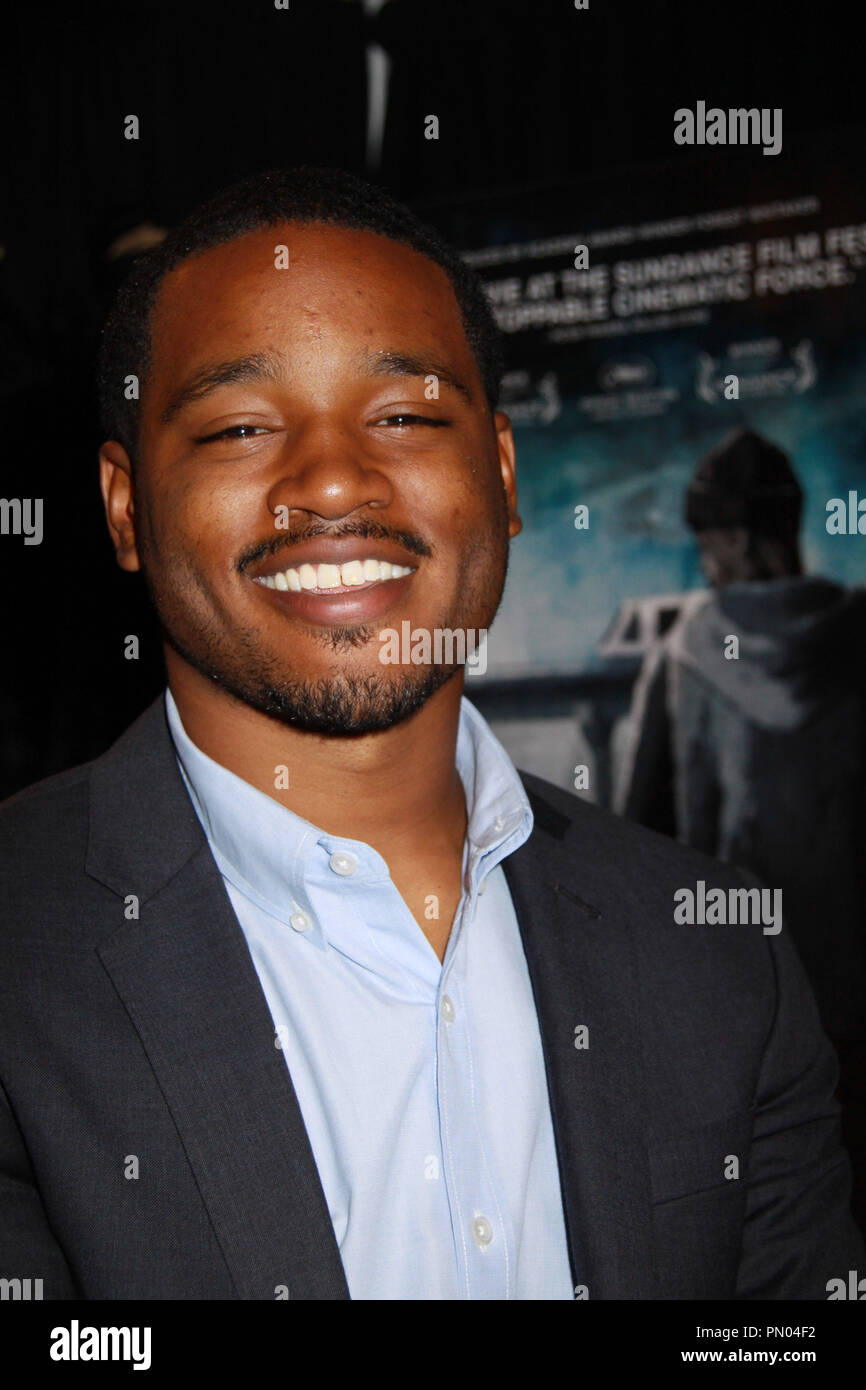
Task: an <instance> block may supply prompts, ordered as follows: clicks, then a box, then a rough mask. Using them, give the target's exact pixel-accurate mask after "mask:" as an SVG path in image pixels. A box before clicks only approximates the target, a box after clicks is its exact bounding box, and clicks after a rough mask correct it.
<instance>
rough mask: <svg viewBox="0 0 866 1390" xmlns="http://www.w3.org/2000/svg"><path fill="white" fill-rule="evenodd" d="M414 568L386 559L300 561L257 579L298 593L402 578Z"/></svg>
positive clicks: (273, 587) (274, 587)
mask: <svg viewBox="0 0 866 1390" xmlns="http://www.w3.org/2000/svg"><path fill="white" fill-rule="evenodd" d="M412 573H413V570H412V569H410V568H409V567H408V566H407V565H392V564H391V563H390V562H389V561H388V560H347V561H346V563H345V564H344V565H307V564H304V565H301V566H299V568H298V569H287V570H281V571H280V572H279V573H278V574H266V575H263V576H262V578H261V579H259V580H258V583H260V584H264V586H265V588H267V589H281V590H283V591H284V592H285V591H286V590H291V591H292V593H295V594H297V593H300V591H301V590H302V589H338V588H340V587H343V588H354V587H355V585H356V584H373V583H381V581H382V580H385V579H402V578H403V576H404V575H406V574H412Z"/></svg>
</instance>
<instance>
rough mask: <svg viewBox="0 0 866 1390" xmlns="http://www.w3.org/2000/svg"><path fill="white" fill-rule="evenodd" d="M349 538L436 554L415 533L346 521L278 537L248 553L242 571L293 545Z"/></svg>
mask: <svg viewBox="0 0 866 1390" xmlns="http://www.w3.org/2000/svg"><path fill="white" fill-rule="evenodd" d="M348 536H354V537H355V538H357V539H358V540H362V541H394V542H395V543H396V544H397V545H399V546H401V547H402V548H403V549H404V550H406V551H408V552H409V554H410V555H424V556H430V555H432V554H433V547H432V546H431V545H429V544H428V542H427V541H425V540H424V539H423V538H422V537H421V536H418V535H416V534H415V533H414V532H412V531H398V530H395V529H394V528H393V527H389V526H382V525H381V524H380V523H379V522H376V521H345V522H341V523H340V524H339V525H337V526H305V527H304V528H303V530H299V531H292V533H291V535H289V534H285V535H281V536H275V537H274V538H273V539H272V540H268V541H261V542H260V543H259V544H258V545H256V546H253V547H252V549H250V550H248V551H246V552H245V553H244V555H243V556H242V557H241V559H240V561H239V562H238V569H239V570H240V571H241V572H243V571H244V570H245V569H247V568H248V567H249V566H250V565H254V564H256V562H257V561H258V560H264V559H270V558H271V557H272V556H274V555H281V554H282V552H283V551H284V550H291V548H292V546H295V545H300V544H301V542H302V541H312V540H321V539H325V538H326V539H327V540H332V541H333V540H342V539H344V538H346V537H348Z"/></svg>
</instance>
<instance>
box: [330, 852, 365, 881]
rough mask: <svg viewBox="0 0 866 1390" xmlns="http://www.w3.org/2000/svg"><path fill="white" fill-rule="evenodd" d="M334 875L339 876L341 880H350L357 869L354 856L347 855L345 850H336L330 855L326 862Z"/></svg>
mask: <svg viewBox="0 0 866 1390" xmlns="http://www.w3.org/2000/svg"><path fill="white" fill-rule="evenodd" d="M328 863H329V864H330V866H331V868H332V869H333V870H334V873H335V874H340V876H341V877H342V878H351V877H352V874H353V873H354V872H355V870H356V869H357V867H358V861H357V859H356V858H355V856H354V854H349V853H348V851H347V850H342V849H341V850H338V851H337V853H336V854H332V855H331V857H330V859H329V860H328Z"/></svg>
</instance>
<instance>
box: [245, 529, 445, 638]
mask: <svg viewBox="0 0 866 1390" xmlns="http://www.w3.org/2000/svg"><path fill="white" fill-rule="evenodd" d="M417 566H418V560H417V557H416V556H414V555H409V554H407V552H406V551H405V550H403V549H402V548H401V547H399V546H397V545H396V544H395V543H394V542H393V541H374V540H365V539H364V538H363V537H357V536H346V537H344V538H340V537H334V538H331V539H329V538H327V537H325V536H320V537H313V538H312V539H311V540H308V541H302V542H300V543H298V544H297V545H293V546H291V545H290V546H287V547H286V548H285V549H284V550H281V551H280V552H279V554H277V555H275V556H271V557H269V559H268V560H267V561H265V562H264V563H262V564H261V565H260V566H259V567H258V568H257V569H256V570H255V571H253V572H251V573H250V574H249V576H248V577H249V578H250V579H251V580H252V582H253V583H254V584H255V586H256V588H257V589H258V590H259V592H260V593H261V594H263V595H264V597H265V599H266V600H267V601H268V602H270V603H271V604H274V605H276V606H277V607H278V608H279V609H281V611H282V612H283V613H285V612H286V611H288V612H291V613H295V614H297V615H298V616H299V617H302V618H304V619H306V620H307V621H308V622H319V623H324V624H333V625H338V624H344V623H365V622H371V621H374V620H375V619H376V618H379V617H382V615H383V614H385V613H387V612H388V610H389V609H390V608H391V607H392V606H393V605H395V604H397V603H399V602H400V601H401V600H403V599H405V597H406V594H407V592H408V589H409V585H410V583H411V580H412V577H413V575H414V573H415V570H416V569H417Z"/></svg>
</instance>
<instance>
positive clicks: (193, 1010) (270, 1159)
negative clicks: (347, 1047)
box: [87, 696, 349, 1300]
mask: <svg viewBox="0 0 866 1390" xmlns="http://www.w3.org/2000/svg"><path fill="white" fill-rule="evenodd" d="M87 869H88V872H89V873H90V874H92V876H93V877H95V878H97V879H99V880H100V881H101V882H103V883H105V884H107V885H108V886H109V887H111V888H113V889H114V891H115V892H117V893H119V894H120V895H121V896H123V897H126V896H127V895H129V894H136V896H137V897H138V898H139V918H138V920H135V921H128V922H125V923H124V925H123V926H122V927H121V928H120V929H119V930H118V931H116V932H115V933H114V934H113V935H112V936H111V938H110V939H109V940H108V941H106V942H104V943H103V944H102V946H101V947H100V949H99V954H100V957H101V959H102V961H103V964H104V965H105V968H106V970H107V971H108V973H109V975H110V976H111V978H112V980H113V982H114V985H115V988H116V989H117V991H118V994H119V995H120V997H121V999H122V1000H123V1003H124V1005H125V1007H126V1009H127V1011H128V1013H129V1016H130V1019H131V1020H132V1023H133V1025H134V1026H135V1028H136V1030H137V1031H138V1034H139V1036H140V1038H141V1041H142V1045H143V1047H144V1049H145V1051H146V1053H147V1056H148V1060H149V1062H150V1065H151V1066H152V1068H153V1070H154V1072H155V1074H156V1077H157V1080H158V1082H159V1084H160V1087H161V1089H162V1092H163V1094H164V1096H165V1099H166V1102H167V1104H168V1106H169V1108H170V1110H171V1113H172V1117H173V1119H174V1122H175V1124H176V1126H177V1129H178V1132H179V1134H180V1137H181V1139H182V1141H183V1144H184V1148H185V1150H186V1154H187V1156H188V1159H189V1162H190V1165H191V1167H192V1169H193V1171H194V1173H195V1177H196V1181H197V1183H198V1186H199V1189H200V1191H201V1194H202V1198H203V1200H204V1202H205V1205H206V1206H207V1209H208V1212H209V1215H210V1219H211V1222H212V1224H213V1228H214V1231H215V1233H216V1237H217V1240H218V1242H219V1244H220V1247H221V1249H222V1252H223V1255H224V1257H225V1260H226V1263H227V1265H228V1268H229V1270H230V1272H231V1275H232V1279H233V1281H234V1284H235V1287H236V1289H237V1292H238V1296H239V1297H240V1298H244V1299H271V1300H273V1299H274V1298H276V1297H279V1296H281V1295H282V1296H283V1297H285V1296H286V1295H287V1296H288V1297H289V1298H290V1299H347V1298H348V1297H349V1290H348V1285H347V1283H346V1278H345V1274H344V1271H343V1266H342V1262H341V1259H340V1252H339V1248H338V1246H337V1243H336V1239H335V1237H334V1232H333V1227H332V1225H331V1220H330V1215H329V1212H328V1207H327V1203H326V1200H325V1196H324V1193H323V1191H322V1186H321V1183H320V1181H319V1176H318V1172H317V1169H316V1165H315V1160H314V1157H313V1153H312V1149H311V1147H310V1143H309V1139H308V1137H307V1133H306V1130H305V1128H304V1123H303V1118H302V1116H301V1110H300V1106H299V1105H298V1101H297V1097H296V1095H295V1091H294V1088H293V1086H292V1082H291V1079H290V1077H289V1073H288V1068H287V1067H286V1064H285V1061H284V1058H283V1055H282V1053H281V1052H280V1050H279V1049H278V1047H277V1046H275V1041H276V1040H275V1035H274V1028H273V1022H272V1020H271V1016H270V1012H269V1010H268V1006H267V1002H266V1000H265V997H264V994H263V992H262V989H261V986H260V984H259V981H258V977H257V975H256V971H255V967H254V965H253V962H252V959H251V957H250V954H249V951H248V949H247V945H246V941H245V939H244V936H243V933H242V931H241V929H240V926H239V924H238V921H237V918H236V917H235V914H234V911H233V909H232V906H231V902H230V901H229V898H228V896H227V894H226V892H225V888H224V886H223V882H222V878H221V876H220V873H219V870H218V869H217V866H216V864H215V862H214V860H213V857H212V855H211V853H210V850H209V848H208V845H207V841H206V838H205V836H204V832H203V831H202V829H201V826H200V825H199V822H198V818H197V817H196V814H195V811H194V809H193V807H192V804H191V802H190V800H189V797H188V796H187V793H186V789H185V787H184V785H183V781H182V778H181V776H180V773H179V771H178V768H177V764H176V762H175V757H174V748H173V744H172V742H171V736H170V734H169V731H168V727H167V724H166V721H165V712H164V704H163V697H162V696H160V697H159V699H158V700H157V701H156V702H154V704H153V705H151V706H150V708H149V709H148V710H147V711H145V713H144V714H143V715H142V716H141V718H140V719H139V720H138V721H137V722H136V723H135V724H134V725H133V726H132V727H131V728H130V729H129V730H128V731H127V733H126V734H125V735H124V736H123V737H122V738H121V739H120V740H119V741H118V743H116V744H115V745H114V747H113V748H112V749H110V750H109V752H108V753H107V754H105V755H104V757H102V758H100V759H98V760H97V762H96V763H95V764H94V767H93V771H92V777H91V825H90V848H89V853H88V861H87ZM283 1290H285V1292H283Z"/></svg>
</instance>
